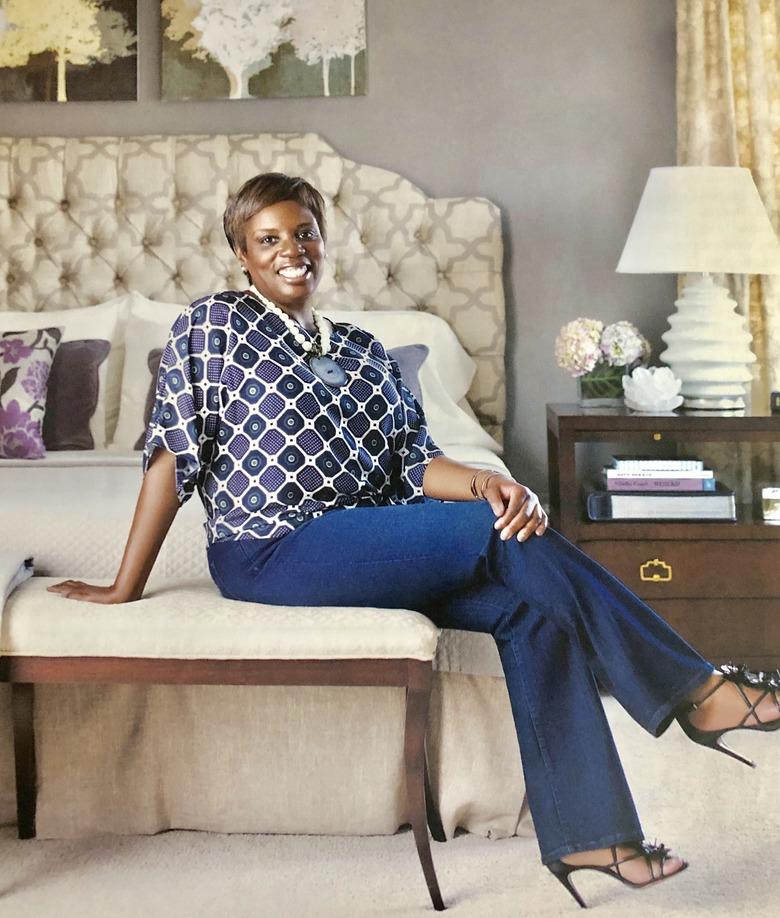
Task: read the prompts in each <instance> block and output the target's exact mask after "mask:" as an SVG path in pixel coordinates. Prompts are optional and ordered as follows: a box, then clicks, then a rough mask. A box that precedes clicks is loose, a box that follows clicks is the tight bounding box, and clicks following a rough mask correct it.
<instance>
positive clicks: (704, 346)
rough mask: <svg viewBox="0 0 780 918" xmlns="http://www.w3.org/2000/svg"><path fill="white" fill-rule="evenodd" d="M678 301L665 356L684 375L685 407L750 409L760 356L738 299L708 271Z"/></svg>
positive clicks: (688, 285)
mask: <svg viewBox="0 0 780 918" xmlns="http://www.w3.org/2000/svg"><path fill="white" fill-rule="evenodd" d="M674 305H675V306H676V307H677V311H676V312H675V313H672V315H671V316H670V317H669V325H670V326H671V327H670V330H669V331H667V332H664V334H663V335H661V337H662V338H663V340H664V341H665V342H666V343H667V345H668V347H667V349H666V350H665V351H663V352H662V353H661V354H660V355H659V356H660V359H661V360H663V361H664V363H667V364H668V365H669V366H670V367H671V369H672V372H673V373H674V375H675V376H677V377H678V379H681V380H682V386H681V388H680V394H681V395H682V396H683V399H684V401H683V407H684V408H689V407H690V408H698V409H711V410H715V411H723V410H737V409H741V408H744V407H745V387H746V386H747V385H749V384H750V382H751V381H752V379H753V374H752V373H751V372H750V364H752V363H755V360H756V356H755V354H754V353H753V352H752V351H751V350H750V342H751V340H752V336H751V334H750V332H749V331H748V330H747V328H746V327H745V320H744V318H743V317H742V316H741V315H739V313H738V312H737V311H736V309H737V303H736V301H735V300H733V299H732V298H731V297H730V296H729V292H728V290H727V289H726V288H725V287H721V286H720V285H718V284H716V283H714V281H713V280H712V277H711V276H710V275H709V274H702V275H701V277H700V279H699V280H698V281H697V282H696V283H694V284H686V286H685V289H684V290H683V295H682V296H681V297H680V299H679V300H676V301H675V304H674Z"/></svg>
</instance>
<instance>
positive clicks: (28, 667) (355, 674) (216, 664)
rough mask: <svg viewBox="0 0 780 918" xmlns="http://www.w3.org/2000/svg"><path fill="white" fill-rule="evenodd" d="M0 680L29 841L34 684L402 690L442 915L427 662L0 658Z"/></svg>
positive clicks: (432, 884)
mask: <svg viewBox="0 0 780 918" xmlns="http://www.w3.org/2000/svg"><path fill="white" fill-rule="evenodd" d="M0 679H1V680H2V681H4V682H10V683H11V691H12V710H13V735H14V758H15V765H16V795H17V817H18V830H19V838H34V837H35V807H36V790H37V779H36V766H35V727H34V720H33V718H34V686H35V684H36V683H71V682H94V683H130V684H137V683H147V684H158V685H160V684H168V685H351V686H356V685H377V686H399V687H403V688H405V689H406V717H405V725H404V762H405V767H406V789H407V800H408V804H409V813H408V817H409V820H410V822H411V825H412V832H413V834H414V840H415V844H416V846H417V854H418V856H419V858H420V864H421V865H422V870H423V875H424V876H425V882H426V884H427V887H428V892H429V893H430V897H431V901H432V902H433V907H434V908H435V909H436V910H437V911H442V910H443V909H444V908H445V906H444V902H443V901H442V897H441V892H440V891H439V883H438V880H437V878H436V872H435V870H434V866H433V859H432V857H431V849H430V842H429V839H428V826H430V830H431V834H432V836H433V838H434V839H435V840H436V841H442V842H443V841H446V838H445V835H444V830H443V828H442V825H441V821H440V819H439V816H438V814H437V812H436V810H435V807H434V805H433V801H432V796H431V792H430V784H429V781H428V770H427V767H426V759H425V732H426V726H427V720H428V705H429V701H430V695H431V684H432V679H433V664H432V662H431V661H422V660H412V659H378V660H377V659H365V658H364V659H337V660H179V659H175V660H174V659H153V658H137V657H4V658H2V660H0Z"/></svg>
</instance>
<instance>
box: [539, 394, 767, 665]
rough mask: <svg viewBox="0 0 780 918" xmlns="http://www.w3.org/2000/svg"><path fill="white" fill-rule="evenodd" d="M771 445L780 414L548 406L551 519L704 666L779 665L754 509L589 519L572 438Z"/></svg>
mask: <svg viewBox="0 0 780 918" xmlns="http://www.w3.org/2000/svg"><path fill="white" fill-rule="evenodd" d="M706 441H710V442H715V441H729V442H735V441H737V442H755V441H774V442H780V417H779V416H771V415H765V416H757V415H751V416H746V417H734V416H731V417H710V416H703V415H686V414H684V413H681V414H670V415H642V414H633V413H631V412H629V411H627V410H626V409H624V408H615V409H601V410H599V409H586V408H580V407H579V406H578V405H548V406H547V446H548V462H549V476H550V509H551V522H552V524H553V525H554V526H555V527H556V528H557V529H558V530H559V531H560V532H562V533H563V534H564V535H565V536H566V537H567V538H568V539H570V540H571V541H572V542H574V543H575V544H577V545H578V546H579V547H580V548H581V549H582V550H583V551H585V552H587V553H588V554H589V555H590V556H591V557H593V558H595V559H596V560H597V561H598V562H600V563H601V564H603V565H604V567H606V568H607V569H608V570H609V571H611V572H612V573H613V574H615V575H616V576H617V577H619V578H620V579H621V580H622V581H623V582H624V583H625V584H626V585H627V586H628V587H629V588H630V589H632V590H633V591H634V592H635V593H636V594H637V595H639V596H640V597H641V598H642V599H644V600H645V601H646V602H647V603H649V605H651V606H652V607H653V609H655V610H656V611H657V612H658V613H659V614H660V615H662V616H663V617H664V618H665V619H666V620H667V621H668V622H669V623H670V624H671V625H672V626H673V627H674V628H675V629H676V630H677V631H679V632H680V634H682V636H683V637H684V638H685V639H686V640H688V641H689V642H690V643H691V644H692V645H693V646H694V647H695V648H696V649H697V650H698V651H699V652H700V653H702V654H703V655H704V656H705V657H707V658H708V659H710V660H711V661H712V662H713V663H721V662H724V661H726V660H735V661H739V662H745V663H748V664H749V665H750V666H752V667H754V668H756V667H759V668H771V669H774V668H775V667H777V666H780V525H777V524H775V525H773V524H772V523H768V522H764V521H763V519H761V517H760V514H758V515H757V514H756V513H755V511H754V509H753V505H752V504H747V505H740V506H739V507H738V519H737V522H735V523H731V522H714V521H710V522H699V521H691V522H687V521H686V522H679V521H676V522H662V521H656V520H652V521H647V522H645V521H641V522H634V521H631V522H627V521H626V522H621V521H608V522H591V521H589V520H587V518H586V515H585V499H584V494H585V492H586V490H587V485H588V484H589V482H583V481H582V480H581V478H582V476H581V473H580V471H579V469H578V462H577V444H578V443H588V442H601V443H608V444H610V445H611V446H612V447H613V451H614V452H617V453H627V454H631V453H636V454H644V453H650V452H652V449H653V447H652V444H658V443H663V444H666V443H667V442H671V443H685V444H691V443H696V442H706ZM715 474H716V476H717V474H718V470H717V469H715Z"/></svg>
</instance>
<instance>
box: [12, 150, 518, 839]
mask: <svg viewBox="0 0 780 918" xmlns="http://www.w3.org/2000/svg"><path fill="white" fill-rule="evenodd" d="M271 170H273V171H283V172H288V173H292V174H300V175H303V176H305V177H306V178H307V179H309V180H310V181H312V182H313V183H314V184H315V185H316V186H317V187H318V188H320V190H321V191H322V192H323V194H324V196H325V198H326V202H327V205H328V210H327V217H328V225H329V245H328V250H329V259H328V263H327V270H326V275H325V277H324V279H323V282H322V284H321V286H320V290H319V292H318V301H319V302H318V305H319V307H320V309H321V310H322V311H323V312H324V313H325V315H328V316H331V317H333V318H336V319H337V318H338V317H339V316H340V315H342V314H343V312H342V311H346V312H347V314H348V315H349V318H350V320H351V321H354V322H355V323H356V324H358V325H362V326H363V327H365V328H367V329H368V330H370V331H373V332H374V333H375V334H377V335H378V336H379V337H380V339H381V340H382V341H383V342H384V343H385V344H386V346H388V347H390V348H398V349H402V350H403V349H407V351H408V350H409V349H417V357H416V360H417V364H416V365H415V364H414V360H413V361H412V365H411V368H410V370H409V372H410V374H411V375H415V374H416V379H415V382H416V383H417V385H418V386H419V390H420V394H421V396H422V400H423V407H424V409H425V411H426V415H427V417H428V421H429V424H430V427H431V431H432V433H433V436H434V439H435V440H436V442H437V443H438V444H439V445H440V446H441V447H442V448H443V449H444V451H445V453H446V454H447V455H449V456H451V457H452V458H454V459H458V460H460V461H462V462H466V463H469V464H473V465H479V466H489V467H491V468H496V469H503V468H505V466H504V464H503V462H502V459H501V454H502V425H503V420H504V411H505V397H504V378H503V372H504V371H503V361H504V311H503V302H504V301H503V291H502V283H501V270H502V257H503V252H502V241H501V229H500V215H499V213H498V211H497V209H496V208H495V207H494V206H493V205H492V204H490V203H489V202H487V201H485V200H481V199H475V198H452V199H430V198H427V197H426V196H425V194H424V193H423V192H422V191H421V190H420V189H418V188H416V187H415V186H413V185H412V184H411V183H410V182H408V181H406V180H405V179H404V178H402V177H401V176H398V175H396V174H394V173H391V172H388V171H386V170H382V169H377V168H374V167H371V166H367V165H364V164H359V163H355V162H352V161H350V160H347V159H345V158H344V157H342V156H340V155H339V154H338V153H337V152H335V151H334V150H333V149H332V148H331V147H330V146H329V145H328V144H327V143H326V142H325V141H323V140H322V139H321V138H319V137H317V136H315V135H310V134H306V135H269V134H266V135H251V136H250V135H246V136H244V135H241V136H236V135H231V136H213V135H212V136H185V137H181V136H177V137H162V136H144V137H126V138H112V137H98V138H71V139H65V138H35V139H33V138H8V139H0V245H2V250H3V252H4V253H5V256H6V258H7V265H8V266H7V270H6V272H5V274H3V272H0V335H1V334H2V333H3V332H4V331H20V330H21V329H22V328H25V329H29V328H33V327H34V328H38V329H40V328H47V327H56V328H58V329H60V330H61V332H62V337H61V344H60V349H63V348H64V347H65V344H66V343H67V344H69V346H70V348H69V350H68V351H67V353H68V355H69V359H72V361H73V364H72V366H75V367H80V368H81V372H82V373H83V374H84V375H83V380H86V382H84V383H82V384H80V385H78V386H76V385H75V384H73V378H75V376H74V374H75V370H74V371H73V372H72V373H66V371H65V370H64V369H62V367H61V368H60V370H59V375H57V377H56V382H57V384H58V387H59V388H57V387H55V390H56V394H55V396H52V398H53V401H52V402H51V405H55V404H56V410H55V408H54V407H51V406H50V405H49V403H47V408H46V422H47V423H48V432H49V439H50V443H47V446H48V447H49V448H48V449H47V454H46V456H45V457H43V458H39V459H23V458H9V459H0V549H3V548H5V549H13V550H16V551H22V552H25V553H29V554H31V555H33V556H34V558H35V571H36V573H37V574H39V575H44V576H56V577H60V576H61V577H63V578H64V577H78V578H87V579H92V580H97V581H100V580H105V581H106V582H108V581H110V579H111V578H112V577H113V574H114V572H115V570H116V568H117V566H118V563H119V560H120V558H121V552H122V548H123V546H124V540H125V536H126V533H127V529H128V527H129V523H130V519H131V516H132V510H133V506H134V501H135V497H136V496H137V492H138V487H139V485H140V480H141V469H140V452H139V451H138V446H139V445H140V444H139V442H138V440H139V436H141V435H142V433H143V425H144V418H145V413H144V412H145V411H146V410H147V409H148V407H149V405H148V393H149V385H150V381H151V380H152V379H153V376H154V358H153V355H154V353H155V352H156V351H157V350H159V348H160V347H161V346H162V344H163V343H164V340H165V336H166V334H167V329H168V328H169V327H170V325H171V323H172V321H173V318H174V317H175V315H176V314H177V313H178V312H179V311H180V310H181V309H182V308H183V306H185V305H186V304H187V303H189V302H190V301H192V300H194V299H196V298H197V297H198V296H201V295H203V294H205V293H207V292H210V291H212V290H215V289H235V288H236V287H239V288H242V287H243V286H244V282H243V276H242V275H241V273H240V271H239V268H238V264H237V263H236V262H235V260H234V259H233V258H232V257H231V254H230V252H229V251H228V249H227V246H226V244H225V242H224V238H223V237H222V230H221V214H222V210H223V208H224V203H225V200H226V197H227V195H228V194H229V193H230V192H231V191H233V190H235V189H236V188H237V187H238V185H239V184H240V183H241V182H242V181H243V180H244V179H246V178H247V177H249V176H251V175H253V174H255V173H257V172H261V171H271ZM85 341H107V342H108V345H109V346H108V347H103V349H102V350H101V349H100V348H97V347H92V348H91V349H90V348H88V347H86V345H85V343H84V342H85ZM64 353H65V351H64V350H62V354H64ZM101 355H102V356H101ZM421 355H422V356H421ZM157 359H159V354H158V357H157ZM79 361H81V363H79ZM62 366H64V363H63V364H62ZM68 366H71V364H69V365H68ZM405 376H406V373H405ZM54 382H55V367H54V366H53V367H52V385H54ZM50 395H51V393H50ZM87 403H88V410H86V409H85V404H87ZM44 430H46V424H45V425H44ZM193 580H208V571H207V567H206V562H205V535H204V532H203V510H202V507H201V506H200V504H199V502H198V500H197V498H196V499H194V500H190V501H189V502H188V503H187V504H185V506H184V507H183V508H182V510H181V512H180V513H179V515H178V516H177V518H176V521H175V523H174V526H173V528H172V530H171V533H170V535H169V537H168V539H166V542H165V545H164V546H163V550H162V552H161V554H160V557H159V558H158V561H157V564H156V565H155V568H154V570H153V572H152V576H151V578H150V580H149V584H148V586H147V592H149V591H153V590H155V589H160V588H161V587H163V586H166V587H167V586H169V585H171V584H175V583H179V582H182V583H183V582H192V581H193ZM138 609H139V627H141V626H142V610H143V603H139V605H138ZM99 614H100V607H98V606H96V607H95V615H99ZM5 637H6V633H5V627H4V629H3V631H2V632H1V633H0V640H2V639H5ZM5 646H6V645H5V644H0V652H1V651H2V649H3V647H5ZM435 666H436V677H435V683H434V694H433V699H432V711H431V722H430V727H429V738H428V751H429V760H430V768H431V780H432V786H433V792H434V795H435V797H436V800H437V803H438V806H439V809H440V813H441V817H442V823H443V826H444V830H445V832H446V833H447V835H448V836H451V835H452V833H453V832H454V830H455V828H456V827H462V828H464V829H466V830H468V831H471V832H477V833H480V834H483V835H488V836H492V837H506V836H509V835H513V834H528V833H530V832H531V831H532V827H531V824H530V819H529V817H528V813H527V810H526V808H525V806H524V788H523V782H522V775H521V770H520V762H519V756H518V752H517V741H516V738H515V733H514V727H513V724H512V719H511V713H510V709H509V700H508V697H507V693H506V688H505V685H504V682H503V678H502V677H501V668H500V663H499V660H498V655H497V652H496V649H495V645H494V643H493V640H492V638H491V637H490V636H488V635H478V634H471V633H467V632H462V631H444V632H443V634H442V638H441V640H440V643H439V650H438V654H437V659H436V664H435ZM0 690H2V694H0V718H2V719H1V720H0V729H2V730H3V732H4V735H5V739H6V741H5V742H3V743H2V745H1V746H0V819H1V820H2V821H4V822H12V821H13V819H14V790H13V765H12V758H11V743H10V715H9V711H8V706H9V704H8V692H7V686H0ZM36 700H37V707H36V726H37V735H38V759H39V793H38V814H37V832H38V836H39V837H73V836H80V835H87V834H94V833H100V832H113V833H151V832H157V831H161V830H164V829H168V828H188V829H205V830H214V831H224V832H296V833H327V834H331V833H332V834H344V833H348V834H385V833H392V832H395V831H396V830H397V828H398V827H399V825H400V824H402V823H403V821H404V819H403V816H404V808H405V799H404V790H403V787H404V783H403V763H402V756H401V749H402V743H401V736H402V728H403V697H402V694H401V692H400V691H399V690H396V689H385V688H376V689H367V688H319V687H295V688H292V687H281V686H274V687H263V688H250V687H213V686H212V687H209V686H153V687H141V686H131V685H128V686H112V687H108V686H106V687H103V686H97V687H96V686H88V685H84V686H74V685H71V686H41V687H40V688H39V690H38V692H37V694H36ZM345 774H349V775H350V776H351V780H350V781H349V782H345V781H344V780H343V776H344V775H345Z"/></svg>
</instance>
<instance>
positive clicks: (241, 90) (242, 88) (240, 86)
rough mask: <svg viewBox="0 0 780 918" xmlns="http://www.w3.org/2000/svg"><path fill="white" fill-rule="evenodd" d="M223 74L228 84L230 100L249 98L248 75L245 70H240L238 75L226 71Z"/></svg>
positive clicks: (231, 71)
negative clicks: (225, 75)
mask: <svg viewBox="0 0 780 918" xmlns="http://www.w3.org/2000/svg"><path fill="white" fill-rule="evenodd" d="M225 73H226V74H227V78H228V82H229V83H230V98H231V99H247V98H249V73H248V72H247V71H246V70H242V71H241V72H240V73H236V72H235V71H233V70H226V71H225Z"/></svg>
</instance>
